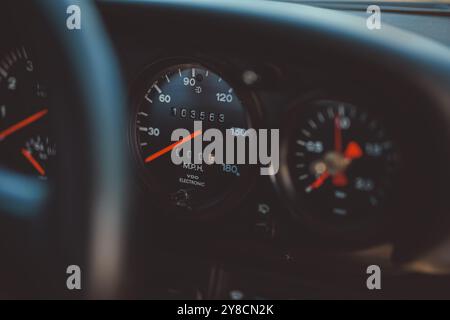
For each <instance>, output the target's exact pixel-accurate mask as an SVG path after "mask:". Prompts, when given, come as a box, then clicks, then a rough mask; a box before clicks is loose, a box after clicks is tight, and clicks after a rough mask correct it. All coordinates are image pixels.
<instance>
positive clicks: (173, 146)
mask: <svg viewBox="0 0 450 320" xmlns="http://www.w3.org/2000/svg"><path fill="white" fill-rule="evenodd" d="M200 134H202V131H201V130H197V131H195V132H194V133H191V134H190V135H188V136H186V137H184V138H183V139H181V140H180V141H177V142H175V143H173V144H171V145H170V146H167V147H165V148H164V149H161V150H159V151H158V152H155V153H154V154H152V155H151V156H149V157H148V158H147V159H145V163H149V162H151V161H153V160H155V159H157V158H159V157H160V156H162V155H164V154H166V153H167V152H170V151H171V150H172V149H174V148H176V147H177V146H179V145H181V144H183V143H186V142H188V141H190V140H192V139H194V138H195V137H197V136H198V135H200Z"/></svg>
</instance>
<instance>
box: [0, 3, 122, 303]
mask: <svg viewBox="0 0 450 320" xmlns="http://www.w3.org/2000/svg"><path fill="white" fill-rule="evenodd" d="M13 2H14V1H11V4H10V6H9V8H8V7H7V12H8V14H11V15H12V16H13V18H14V20H15V21H17V25H18V26H20V29H21V30H18V32H23V34H24V35H27V34H31V36H30V37H29V38H28V39H27V40H29V41H33V40H35V39H39V41H40V42H39V43H36V44H37V45H36V46H35V48H36V55H37V57H38V60H40V63H41V67H42V69H43V70H44V75H45V76H46V77H47V78H46V79H50V86H51V88H52V89H51V98H50V104H51V105H52V113H53V120H54V121H51V122H52V125H53V127H52V129H53V130H54V132H55V136H56V137H58V138H57V139H59V140H57V141H56V142H57V145H58V148H59V156H58V160H57V165H56V167H57V168H56V171H57V174H56V181H53V185H52V186H50V187H49V186H47V185H45V184H42V183H40V182H36V181H34V180H32V179H30V178H27V177H24V176H21V175H19V174H17V173H14V172H10V171H7V170H4V169H0V211H1V214H0V239H1V240H0V242H1V247H0V253H1V254H2V266H1V267H0V268H1V270H0V271H1V272H0V278H1V279H0V282H1V283H2V289H0V297H6V298H11V297H21V298H22V297H36V296H37V297H58V298H61V297H68V298H71V297H80V295H81V297H96V298H112V297H116V296H117V294H118V292H119V288H120V286H121V280H122V275H123V268H122V267H123V266H122V265H121V263H122V262H123V261H124V259H123V256H122V254H123V252H122V249H123V248H124V246H123V244H122V242H123V241H124V233H123V228H124V225H125V223H124V219H125V215H124V213H125V212H126V211H125V209H126V199H127V192H126V191H127V178H128V174H127V171H126V168H127V164H126V156H125V155H126V141H125V137H126V134H125V108H124V106H125V95H124V91H123V88H124V87H123V84H122V83H121V80H120V75H119V68H118V64H117V61H116V60H115V56H114V54H113V51H112V48H111V44H110V43H109V42H108V36H107V33H106V32H105V30H104V29H103V25H102V23H101V21H100V18H99V15H98V12H97V10H96V7H95V6H94V5H93V4H92V3H91V2H90V1H66V0H59V1H52V0H49V1H46V0H34V1H26V2H25V1H23V2H20V3H13ZM74 4H75V5H79V7H80V9H81V19H82V20H81V21H82V25H81V30H69V29H68V28H67V27H66V19H67V17H68V14H67V8H68V7H69V6H70V5H74ZM2 5H4V4H2ZM7 5H8V3H7ZM70 265H77V266H79V267H80V270H81V275H82V290H81V291H80V292H77V293H74V292H70V291H69V290H68V289H67V287H66V278H67V277H68V274H67V273H66V270H67V267H68V266H70ZM3 284H5V285H3ZM24 293H25V294H26V295H25V296H24Z"/></svg>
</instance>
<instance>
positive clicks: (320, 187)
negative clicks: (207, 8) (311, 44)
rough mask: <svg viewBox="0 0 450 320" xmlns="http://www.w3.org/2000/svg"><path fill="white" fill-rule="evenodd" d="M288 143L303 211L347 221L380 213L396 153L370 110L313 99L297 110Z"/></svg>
mask: <svg viewBox="0 0 450 320" xmlns="http://www.w3.org/2000/svg"><path fill="white" fill-rule="evenodd" d="M289 146H290V147H289V167H290V174H291V179H292V184H293V186H294V189H295V190H296V194H297V199H298V203H299V208H300V211H301V212H302V214H306V215H307V216H308V217H309V218H310V219H313V220H315V221H325V222H329V223H337V224H339V223H343V224H345V223H347V224H348V223H349V222H358V221H359V222H361V221H364V220H367V219H368V218H369V217H373V216H376V215H379V214H380V213H381V212H382V211H383V208H384V206H385V205H386V202H387V201H388V199H389V195H390V193H391V190H392V185H393V182H394V180H395V179H394V178H395V172H396V167H397V160H398V156H397V152H396V147H395V144H394V142H393V141H392V139H391V137H390V136H389V134H388V132H387V131H386V129H385V128H384V126H383V123H382V122H381V120H379V119H378V118H377V117H374V116H373V115H372V114H371V113H370V112H368V111H367V110H365V109H363V108H360V107H357V106H354V105H350V104H346V103H341V102H336V101H318V102H315V103H313V104H311V105H310V106H309V107H308V108H306V109H304V110H303V111H302V112H301V113H300V115H299V122H298V124H297V127H296V128H295V129H294V131H293V134H292V137H291V138H290V144H289Z"/></svg>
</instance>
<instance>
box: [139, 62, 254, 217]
mask: <svg viewBox="0 0 450 320" xmlns="http://www.w3.org/2000/svg"><path fill="white" fill-rule="evenodd" d="M137 94H138V95H139V96H138V100H137V101H138V104H137V108H136V109H135V114H134V117H133V125H132V131H133V132H132V136H133V137H134V145H135V148H136V149H137V150H136V151H137V152H136V153H137V156H138V161H139V163H140V166H141V168H142V170H143V176H144V177H145V181H146V183H147V185H148V186H149V187H150V188H152V189H153V190H154V191H157V192H158V193H159V194H160V198H159V202H162V203H165V204H168V205H169V207H170V208H171V209H173V210H176V211H181V212H196V211H202V210H203V211H205V210H207V209H210V208H211V206H213V205H218V204H220V203H222V204H223V201H224V200H225V199H227V198H228V197H229V196H230V195H231V194H232V193H233V192H236V191H239V190H241V187H242V185H244V180H246V179H247V177H248V172H247V168H246V167H245V166H244V165H222V164H210V163H212V162H213V161H212V160H214V156H215V155H214V154H210V155H209V156H208V157H206V159H205V154H204V153H202V152H201V151H200V153H198V152H197V151H194V150H193V151H192V152H191V154H190V155H189V158H190V159H191V162H192V163H193V162H194V159H195V157H198V158H199V159H203V161H202V163H201V164H191V165H186V164H181V165H177V164H174V163H173V162H172V160H171V152H172V151H173V152H177V148H178V147H179V146H180V145H177V146H176V145H175V144H176V142H175V144H174V141H172V138H171V136H172V133H173V131H174V130H176V129H179V128H182V129H187V130H188V131H189V132H190V133H191V135H190V136H187V138H188V139H190V140H189V141H188V142H189V143H191V142H192V143H195V139H198V140H199V141H200V143H201V144H202V146H203V148H204V147H205V146H206V145H207V144H208V143H203V142H202V141H201V140H202V139H201V137H197V136H196V135H192V134H195V133H196V132H197V131H195V128H194V122H197V124H198V123H199V122H201V125H202V131H203V132H205V131H206V130H208V129H210V128H214V129H218V130H220V131H221V132H222V133H223V135H224V137H225V131H226V129H232V130H233V132H235V133H236V134H239V133H242V132H244V130H245V129H247V128H248V127H249V125H250V122H249V115H248V113H247V111H246V109H245V108H244V105H243V102H242V100H241V99H240V97H239V96H238V94H237V93H236V92H235V90H234V88H233V87H231V86H230V84H229V83H228V82H227V81H226V80H225V79H223V78H222V77H221V76H220V75H218V74H217V73H215V72H213V71H211V70H209V69H207V68H205V67H203V66H202V65H199V64H180V65H175V66H172V67H169V68H166V69H164V70H163V71H162V72H160V73H158V76H157V77H156V78H155V77H151V76H150V79H147V81H146V83H145V86H143V87H142V88H141V90H140V91H139V92H138V93H137ZM197 133H198V132H197ZM180 138H181V137H180ZM177 139H178V138H177ZM203 148H202V150H203ZM208 158H210V159H209V160H211V161H208ZM205 160H206V162H205ZM241 192H242V190H241ZM209 211H210V210H209Z"/></svg>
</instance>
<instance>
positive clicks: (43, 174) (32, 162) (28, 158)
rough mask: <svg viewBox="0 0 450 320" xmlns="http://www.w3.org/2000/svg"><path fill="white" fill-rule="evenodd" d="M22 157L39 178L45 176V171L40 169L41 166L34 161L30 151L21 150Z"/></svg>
mask: <svg viewBox="0 0 450 320" xmlns="http://www.w3.org/2000/svg"><path fill="white" fill-rule="evenodd" d="M22 154H23V156H24V157H25V158H26V159H27V160H28V161H29V162H30V163H31V165H32V166H33V167H34V168H35V169H36V171H37V172H39V174H40V175H41V176H43V177H44V176H45V170H44V168H42V166H41V165H40V164H39V163H38V162H37V161H36V159H35V158H34V157H33V155H32V154H31V152H30V151H28V150H27V149H22Z"/></svg>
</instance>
